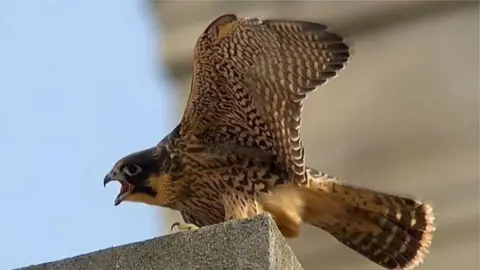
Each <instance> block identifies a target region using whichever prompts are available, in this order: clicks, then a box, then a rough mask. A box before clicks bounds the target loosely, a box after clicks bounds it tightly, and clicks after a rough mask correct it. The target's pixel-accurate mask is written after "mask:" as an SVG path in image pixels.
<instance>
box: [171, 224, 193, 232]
mask: <svg viewBox="0 0 480 270" xmlns="http://www.w3.org/2000/svg"><path fill="white" fill-rule="evenodd" d="M175 227H177V228H178V230H179V231H191V230H198V229H199V227H197V226H196V225H193V224H187V223H180V222H175V223H173V224H172V227H171V228H170V230H171V231H173V228H175Z"/></svg>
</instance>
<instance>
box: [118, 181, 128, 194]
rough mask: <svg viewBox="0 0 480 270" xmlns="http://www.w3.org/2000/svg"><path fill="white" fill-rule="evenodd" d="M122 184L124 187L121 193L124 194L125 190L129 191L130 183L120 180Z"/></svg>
mask: <svg viewBox="0 0 480 270" xmlns="http://www.w3.org/2000/svg"><path fill="white" fill-rule="evenodd" d="M120 183H121V184H122V187H121V188H120V194H119V196H120V195H122V194H124V193H125V192H127V191H128V188H129V185H128V184H127V183H125V182H120Z"/></svg>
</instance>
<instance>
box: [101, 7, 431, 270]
mask: <svg viewBox="0 0 480 270" xmlns="http://www.w3.org/2000/svg"><path fill="white" fill-rule="evenodd" d="M349 56H350V54H349V47H348V46H347V44H345V42H344V40H343V38H342V37H341V36H339V35H337V34H335V33H333V32H331V31H329V30H327V27H326V26H325V25H322V24H318V23H313V22H304V21H294V20H274V19H266V20H262V19H260V18H240V17H237V16H236V15H233V14H226V15H223V16H220V17H218V18H217V19H215V20H214V21H213V22H212V23H211V24H210V25H208V26H207V28H206V29H205V31H204V32H203V33H202V34H201V35H200V37H199V38H198V40H197V43H196V46H195V48H194V53H193V60H194V61H193V77H192V82H191V90H190V95H189V98H188V102H187V105H186V109H185V112H184V115H183V118H182V120H181V122H180V123H179V124H178V125H177V126H176V127H175V128H174V129H173V131H172V132H171V133H170V134H168V135H167V136H166V137H165V138H163V139H162V140H161V141H160V142H159V143H158V144H157V145H156V146H154V147H152V148H149V149H146V150H142V151H139V152H136V153H133V154H130V155H127V156H126V157H123V158H122V159H120V160H119V161H117V162H116V164H115V165H114V166H113V168H112V169H111V171H110V172H109V173H108V174H107V175H106V176H105V179H104V185H106V184H107V183H108V182H111V181H114V180H115V181H118V182H119V183H120V184H121V189H120V193H119V194H118V196H117V197H116V199H115V203H114V204H115V205H119V204H120V203H121V202H122V201H130V202H141V203H145V204H149V205H155V206H161V207H167V208H170V209H173V210H177V211H179V212H180V213H181V214H182V217H183V219H184V222H185V224H182V226H180V227H181V228H183V229H186V228H194V229H195V228H198V227H202V226H206V225H211V224H215V223H220V222H223V221H226V220H230V219H244V218H249V217H253V216H255V215H258V214H261V213H269V214H270V215H271V216H272V217H273V219H274V220H275V222H276V224H277V226H278V228H279V229H280V231H281V232H282V234H283V235H284V236H285V237H296V236H298V235H299V225H300V224H301V223H306V224H310V225H312V226H315V227H318V228H321V229H323V230H325V231H326V232H328V233H330V234H331V235H332V236H333V237H335V238H336V239H337V240H338V241H339V242H341V243H343V244H344V245H346V246H348V247H350V248H351V249H353V250H355V251H356V252H358V253H359V254H361V255H363V256H365V257H366V258H368V259H370V260H371V261H373V262H375V263H377V264H378V265H380V266H383V267H384V268H386V269H412V268H414V267H416V266H417V265H418V264H420V263H421V262H422V261H423V258H424V256H425V255H426V254H427V253H428V248H429V246H430V243H431V238H432V234H433V231H434V229H435V228H434V225H433V219H434V216H433V213H432V208H431V206H429V205H428V204H425V203H423V202H420V201H417V200H414V199H410V198H407V197H403V196H397V195H393V194H387V193H384V192H379V191H374V190H370V189H367V188H362V187H356V186H353V185H350V184H347V183H344V182H341V181H339V180H337V179H336V178H334V177H332V176H329V175H327V174H325V173H322V172H320V171H318V170H316V169H314V168H311V167H308V166H306V165H305V150H304V147H303V145H302V140H301V137H300V135H299V131H300V126H301V112H302V106H303V101H304V100H305V98H306V96H307V94H308V93H309V92H311V91H313V90H314V89H315V88H317V87H318V86H320V85H323V84H325V83H326V82H327V81H328V80H329V79H331V78H333V77H335V76H336V75H337V73H338V72H339V71H340V70H342V69H343V67H344V66H345V64H346V62H347V61H348V59H349Z"/></svg>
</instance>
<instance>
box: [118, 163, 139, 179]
mask: <svg viewBox="0 0 480 270" xmlns="http://www.w3.org/2000/svg"><path fill="white" fill-rule="evenodd" d="M122 171H123V172H124V173H125V174H126V175H128V176H134V175H137V174H139V173H140V172H141V171H142V168H140V166H138V165H135V164H130V165H125V167H123V169H122Z"/></svg>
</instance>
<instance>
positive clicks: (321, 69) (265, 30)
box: [180, 14, 349, 183]
mask: <svg viewBox="0 0 480 270" xmlns="http://www.w3.org/2000/svg"><path fill="white" fill-rule="evenodd" d="M348 59H349V48H348V46H347V45H346V44H345V43H344V41H343V39H342V37H340V36H339V35H337V34H335V33H332V32H329V31H327V27H326V26H325V25H322V24H317V23H311V22H301V21H289V20H261V19H259V18H252V19H248V18H237V17H236V16H235V15H233V14H227V15H224V16H221V17H219V18H217V19H216V20H214V21H213V22H212V23H211V24H210V25H209V26H208V27H207V29H206V30H205V31H204V33H202V35H201V36H200V37H199V39H198V41H197V44H196V46H195V52H194V74H193V79H192V85H191V92H190V96H189V100H188V103H187V106H186V109H185V114H184V117H183V120H182V128H181V132H180V133H181V136H184V137H190V138H193V137H194V138H195V139H198V140H203V141H204V142H205V143H230V144H234V145H241V146H249V147H257V148H260V149H262V150H264V151H267V152H269V153H270V154H272V155H274V156H276V159H277V163H278V165H279V166H281V167H283V168H285V171H286V173H287V175H289V177H290V179H289V180H291V181H294V182H297V183H302V182H304V181H305V180H306V175H305V161H304V156H305V150H304V148H303V144H302V140H301V138H300V134H299V132H300V127H301V112H302V108H303V101H304V100H305V98H306V96H307V94H308V93H309V92H311V91H313V90H314V89H315V88H316V87H318V86H319V85H322V84H324V83H325V82H327V81H328V80H329V79H331V78H333V77H335V76H336V75H337V73H338V72H339V70H341V69H342V68H343V67H344V65H345V63H346V62H347V61H348Z"/></svg>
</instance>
